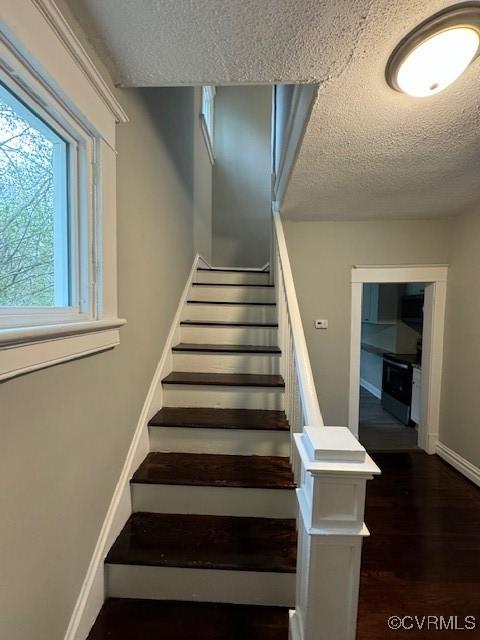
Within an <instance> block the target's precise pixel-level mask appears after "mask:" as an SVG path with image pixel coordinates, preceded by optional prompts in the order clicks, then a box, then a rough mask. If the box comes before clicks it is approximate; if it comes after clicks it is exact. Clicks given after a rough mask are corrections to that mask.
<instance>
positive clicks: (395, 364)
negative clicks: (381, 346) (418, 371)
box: [383, 358, 410, 369]
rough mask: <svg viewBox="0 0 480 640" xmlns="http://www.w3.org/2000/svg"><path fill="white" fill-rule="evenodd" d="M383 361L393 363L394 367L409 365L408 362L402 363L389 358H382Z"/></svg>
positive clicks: (401, 367) (403, 367) (407, 366)
mask: <svg viewBox="0 0 480 640" xmlns="http://www.w3.org/2000/svg"><path fill="white" fill-rule="evenodd" d="M383 361H384V362H386V363H388V364H391V365H393V366H394V367H400V369H408V368H409V367H410V365H409V364H402V363H401V362H395V361H394V360H389V359H388V358H383Z"/></svg>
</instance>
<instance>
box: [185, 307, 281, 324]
mask: <svg viewBox="0 0 480 640" xmlns="http://www.w3.org/2000/svg"><path fill="white" fill-rule="evenodd" d="M182 320H206V321H208V322H214V321H221V322H260V323H261V322H276V321H277V308H276V307H273V306H268V305H265V306H263V305H256V304H252V305H248V304H247V305H241V304H189V303H187V304H186V305H185V307H184V310H183V315H182Z"/></svg>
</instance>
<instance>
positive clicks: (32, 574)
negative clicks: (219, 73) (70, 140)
mask: <svg viewBox="0 0 480 640" xmlns="http://www.w3.org/2000/svg"><path fill="white" fill-rule="evenodd" d="M117 96H118V98H119V99H120V101H121V103H122V105H123V106H124V107H125V109H126V111H127V113H128V115H129V117H130V120H131V121H130V123H129V124H127V125H122V126H119V127H118V145H117V148H118V178H117V188H118V193H117V196H118V267H119V278H118V280H119V314H120V317H124V318H127V320H128V324H127V325H126V326H125V327H124V328H122V329H121V344H120V346H119V347H117V348H115V349H113V350H111V351H108V352H105V353H102V354H97V355H93V356H90V357H87V358H84V359H82V360H76V361H73V362H69V363H65V364H62V365H58V366H54V367H52V368H50V369H45V370H42V371H37V372H35V373H30V374H28V375H25V376H23V377H20V378H17V379H13V380H10V381H7V382H4V383H3V384H1V385H0V407H1V409H0V416H1V446H0V468H1V469H2V478H3V482H2V484H1V487H0V512H1V514H2V516H1V517H2V535H1V539H0V566H1V567H2V586H1V588H0V611H1V616H0V637H1V638H8V640H61V639H62V638H63V637H64V634H65V630H66V627H67V624H68V621H69V619H70V616H71V614H72V610H73V606H74V604H75V601H76V599H77V597H78V595H79V592H80V587H81V585H82V581H83V579H84V577H85V573H86V570H87V567H88V564H89V562H90V559H91V556H92V552H93V549H94V546H95V544H96V541H97V539H98V535H99V532H100V528H101V525H102V523H103V520H104V518H105V515H106V511H107V508H108V505H109V502H110V500H111V498H112V495H113V491H114V488H115V485H116V483H117V481H118V478H119V474H120V471H121V468H122V466H123V463H124V461H125V457H126V453H127V450H128V447H129V445H130V443H131V440H132V437H133V433H134V430H135V427H136V423H137V420H138V417H139V414H140V411H141V407H142V405H143V402H144V400H145V396H146V393H147V390H148V387H149V384H150V381H151V379H152V376H153V372H154V369H155V366H156V364H157V362H158V359H159V357H160V354H161V351H162V348H163V345H164V343H165V339H166V336H167V333H168V330H169V327H170V323H171V321H172V318H173V316H174V313H175V310H176V308H177V305H178V301H179V298H180V295H181V292H182V290H183V287H184V285H185V281H186V278H187V275H188V272H189V269H190V266H191V264H192V254H193V233H192V229H193V223H192V216H193V205H192V184H193V172H192V166H193V163H192V158H193V156H192V137H193V131H192V126H193V90H192V89H188V88H187V89H158V90H157V89H148V90H129V91H118V92H117Z"/></svg>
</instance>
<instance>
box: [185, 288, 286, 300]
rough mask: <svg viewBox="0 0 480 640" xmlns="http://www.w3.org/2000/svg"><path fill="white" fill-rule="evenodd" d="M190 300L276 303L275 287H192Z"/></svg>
mask: <svg viewBox="0 0 480 640" xmlns="http://www.w3.org/2000/svg"><path fill="white" fill-rule="evenodd" d="M189 299H190V300H208V301H210V300H211V301H213V300H218V301H220V302H275V291H274V289H273V287H248V286H247V287H229V286H224V287H207V286H205V287H202V286H201V285H200V286H197V287H192V289H191V291H190V296H189Z"/></svg>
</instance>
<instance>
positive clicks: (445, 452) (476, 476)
mask: <svg viewBox="0 0 480 640" xmlns="http://www.w3.org/2000/svg"><path fill="white" fill-rule="evenodd" d="M436 449H437V451H436V452H437V454H438V455H439V456H440V457H441V458H442V459H443V460H445V462H448V464H451V465H452V467H454V468H455V469H456V470H457V471H460V473H461V474H463V475H464V476H465V477H466V478H468V479H469V480H471V481H472V482H473V483H475V484H476V485H477V486H479V487H480V469H479V468H478V467H476V466H475V465H474V464H472V463H471V462H469V461H468V460H465V458H463V457H462V456H461V455H459V454H458V453H456V452H455V451H453V450H452V449H450V448H449V447H447V446H446V445H444V444H443V443H442V442H437V447H436Z"/></svg>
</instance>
